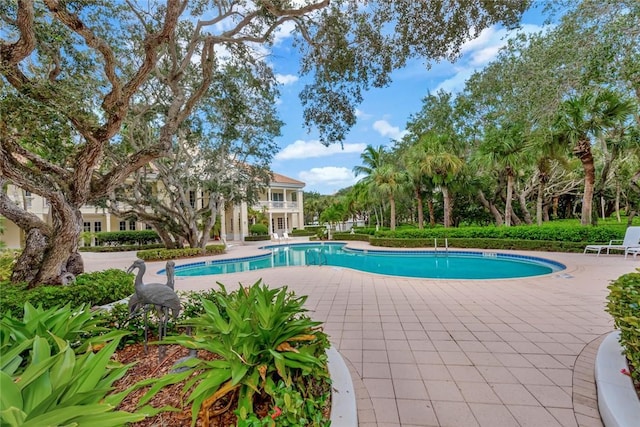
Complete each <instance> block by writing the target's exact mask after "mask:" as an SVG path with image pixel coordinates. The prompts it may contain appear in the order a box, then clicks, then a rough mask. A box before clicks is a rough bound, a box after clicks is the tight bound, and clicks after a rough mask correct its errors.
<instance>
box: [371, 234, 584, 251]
mask: <svg viewBox="0 0 640 427" xmlns="http://www.w3.org/2000/svg"><path fill="white" fill-rule="evenodd" d="M447 240H448V245H449V246H450V247H455V248H475V249H511V250H531V251H548V252H582V251H583V250H584V244H583V243H577V242H558V241H553V240H523V239H460V238H449V239H447ZM369 243H371V245H372V246H383V247H387V248H423V247H426V248H433V247H434V246H435V242H434V239H432V238H427V239H391V238H381V237H371V238H370V239H369ZM444 247H445V240H444V238H439V239H438V249H444Z"/></svg>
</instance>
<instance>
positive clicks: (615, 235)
mask: <svg viewBox="0 0 640 427" xmlns="http://www.w3.org/2000/svg"><path fill="white" fill-rule="evenodd" d="M624 233H625V227H624V226H621V225H615V226H611V225H606V226H599V227H583V226H580V225H562V224H554V225H544V226H542V227H538V226H536V225H526V226H525V225H523V226H516V227H494V226H487V227H461V228H425V229H417V228H416V229H403V230H395V231H390V230H389V231H386V230H383V231H378V232H376V233H375V237H379V238H396V239H431V241H432V242H433V239H434V238H438V239H444V238H449V239H451V238H462V239H518V240H546V241H561V242H580V243H583V246H584V245H586V244H589V243H608V242H609V241H610V240H613V239H622V238H623V237H624Z"/></svg>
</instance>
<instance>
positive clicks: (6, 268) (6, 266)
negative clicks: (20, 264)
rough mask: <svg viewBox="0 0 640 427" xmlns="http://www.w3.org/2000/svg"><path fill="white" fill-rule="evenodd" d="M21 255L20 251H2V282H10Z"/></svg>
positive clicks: (0, 262) (0, 259)
mask: <svg viewBox="0 0 640 427" xmlns="http://www.w3.org/2000/svg"><path fill="white" fill-rule="evenodd" d="M19 255H20V251H16V250H3V251H0V282H2V281H4V280H9V278H11V274H12V273H13V265H14V263H15V260H16V259H17V258H18V256H19Z"/></svg>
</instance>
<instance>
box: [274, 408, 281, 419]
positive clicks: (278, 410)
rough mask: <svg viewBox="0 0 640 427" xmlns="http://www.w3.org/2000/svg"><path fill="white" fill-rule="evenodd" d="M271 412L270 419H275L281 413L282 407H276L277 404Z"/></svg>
mask: <svg viewBox="0 0 640 427" xmlns="http://www.w3.org/2000/svg"><path fill="white" fill-rule="evenodd" d="M273 410H274V412H273V414H271V419H272V420H275V419H276V418H278V417H279V416H280V414H282V409H280V408H278V407H277V406H274V407H273Z"/></svg>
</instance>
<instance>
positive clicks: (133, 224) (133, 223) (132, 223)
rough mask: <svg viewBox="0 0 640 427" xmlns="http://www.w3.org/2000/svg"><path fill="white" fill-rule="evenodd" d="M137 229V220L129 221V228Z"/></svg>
mask: <svg viewBox="0 0 640 427" xmlns="http://www.w3.org/2000/svg"><path fill="white" fill-rule="evenodd" d="M135 229H136V222H135V220H131V221H129V230H135Z"/></svg>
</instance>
